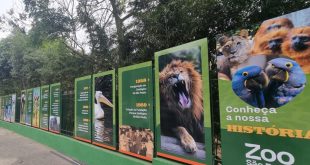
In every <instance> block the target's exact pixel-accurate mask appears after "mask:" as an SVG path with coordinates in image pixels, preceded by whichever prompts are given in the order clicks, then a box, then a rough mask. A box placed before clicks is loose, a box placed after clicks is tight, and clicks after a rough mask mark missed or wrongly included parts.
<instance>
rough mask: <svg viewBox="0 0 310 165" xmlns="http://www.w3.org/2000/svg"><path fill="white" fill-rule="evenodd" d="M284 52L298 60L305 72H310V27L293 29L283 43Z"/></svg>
mask: <svg viewBox="0 0 310 165" xmlns="http://www.w3.org/2000/svg"><path fill="white" fill-rule="evenodd" d="M282 50H283V54H285V55H287V56H288V57H290V58H292V59H294V60H296V62H298V63H299V65H300V66H301V67H302V69H303V71H304V72H305V73H310V27H309V26H307V27H298V28H294V29H292V30H291V31H290V32H289V34H288V36H287V37H286V40H285V41H284V43H283V45H282Z"/></svg>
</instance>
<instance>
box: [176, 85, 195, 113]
mask: <svg viewBox="0 0 310 165" xmlns="http://www.w3.org/2000/svg"><path fill="white" fill-rule="evenodd" d="M173 90H174V93H175V97H176V100H177V102H178V103H179V106H180V107H181V108H182V109H186V108H190V106H191V99H190V97H189V94H188V91H187V89H186V84H185V81H184V80H179V81H178V82H176V83H175V84H174V85H173Z"/></svg>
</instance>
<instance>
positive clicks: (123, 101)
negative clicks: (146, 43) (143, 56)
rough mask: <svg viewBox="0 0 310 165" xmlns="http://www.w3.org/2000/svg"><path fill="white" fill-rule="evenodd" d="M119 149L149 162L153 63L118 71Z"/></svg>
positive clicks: (151, 150) (152, 115)
mask: <svg viewBox="0 0 310 165" xmlns="http://www.w3.org/2000/svg"><path fill="white" fill-rule="evenodd" d="M118 76H119V85H118V86H119V94H118V95H119V151H120V152H122V153H125V154H129V155H132V156H136V157H138V158H141V159H145V160H149V161H151V160H152V159H153V153H154V124H153V118H154V108H153V107H154V103H153V100H154V92H153V91H154V85H153V68H152V62H145V63H141V64H137V65H132V66H128V67H124V68H120V69H119V70H118Z"/></svg>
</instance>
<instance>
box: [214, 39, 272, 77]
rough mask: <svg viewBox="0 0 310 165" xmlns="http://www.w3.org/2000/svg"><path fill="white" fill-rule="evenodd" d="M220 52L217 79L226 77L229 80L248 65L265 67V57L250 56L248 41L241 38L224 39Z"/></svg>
mask: <svg viewBox="0 0 310 165" xmlns="http://www.w3.org/2000/svg"><path fill="white" fill-rule="evenodd" d="M220 46H221V48H220V50H221V53H222V54H223V55H224V58H223V59H222V62H220V65H221V66H219V67H218V68H219V78H220V79H225V80H226V79H227V78H223V76H224V75H226V76H227V77H228V78H229V79H230V80H231V79H232V77H233V76H234V74H235V72H236V71H237V70H238V69H240V68H243V67H245V66H249V65H257V66H261V67H262V68H264V67H265V66H266V63H267V62H266V57H265V56H262V55H258V56H250V49H251V44H250V42H249V40H248V39H246V38H244V37H241V36H231V37H226V39H225V40H222V41H221V42H220Z"/></svg>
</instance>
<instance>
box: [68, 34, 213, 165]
mask: <svg viewBox="0 0 310 165" xmlns="http://www.w3.org/2000/svg"><path fill="white" fill-rule="evenodd" d="M207 45H208V42H207V39H202V40H198V41H194V42H191V43H188V44H184V45H181V46H178V47H174V48H171V49H167V50H163V51H160V52H157V53H156V58H155V67H154V65H153V64H152V62H145V63H141V64H136V65H131V66H128V67H123V68H119V69H118V86H117V87H118V90H117V91H118V101H117V102H116V100H115V98H116V93H115V92H116V80H115V71H114V70H112V71H107V72H102V73H98V74H94V75H89V76H85V77H80V78H77V79H75V130H74V132H75V134H74V138H76V139H78V140H81V141H84V142H88V143H92V144H94V145H97V146H101V147H104V148H108V149H111V150H116V149H117V148H118V149H119V151H120V152H122V153H124V154H128V155H131V156H135V157H138V158H140V159H144V160H148V161H152V159H153V157H154V154H156V155H158V156H161V157H165V158H169V159H173V160H177V161H180V162H183V163H189V164H206V163H207V164H211V163H212V140H211V139H212V135H211V112H210V96H209V76H208V72H209V69H208V68H209V67H208V48H207ZM116 107H118V109H116ZM155 116H156V117H155ZM117 139H118V141H117ZM155 144H156V145H155ZM155 148H156V149H155ZM155 151H156V152H155Z"/></svg>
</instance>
